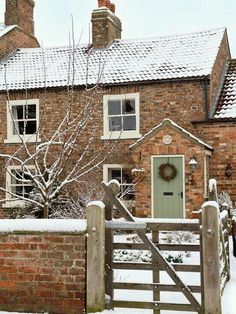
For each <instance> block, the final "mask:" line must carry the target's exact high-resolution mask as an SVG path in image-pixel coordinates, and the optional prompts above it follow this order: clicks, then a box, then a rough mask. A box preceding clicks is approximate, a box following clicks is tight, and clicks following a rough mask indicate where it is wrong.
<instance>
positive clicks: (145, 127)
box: [0, 80, 236, 216]
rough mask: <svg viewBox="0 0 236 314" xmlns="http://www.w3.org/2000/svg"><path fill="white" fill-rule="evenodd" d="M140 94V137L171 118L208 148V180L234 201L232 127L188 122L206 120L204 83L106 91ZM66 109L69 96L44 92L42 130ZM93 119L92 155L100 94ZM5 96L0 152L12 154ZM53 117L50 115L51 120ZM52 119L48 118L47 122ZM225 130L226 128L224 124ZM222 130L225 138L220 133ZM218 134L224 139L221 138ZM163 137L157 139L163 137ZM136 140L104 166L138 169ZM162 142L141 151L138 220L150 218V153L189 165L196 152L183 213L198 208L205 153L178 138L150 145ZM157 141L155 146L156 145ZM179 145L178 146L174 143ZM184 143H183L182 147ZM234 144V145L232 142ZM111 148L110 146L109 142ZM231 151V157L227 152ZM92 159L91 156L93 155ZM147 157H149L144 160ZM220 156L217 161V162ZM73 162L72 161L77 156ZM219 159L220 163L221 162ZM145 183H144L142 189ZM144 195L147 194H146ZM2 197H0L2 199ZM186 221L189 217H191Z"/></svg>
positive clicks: (78, 96) (0, 108)
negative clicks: (228, 163) (229, 169)
mask: <svg viewBox="0 0 236 314" xmlns="http://www.w3.org/2000/svg"><path fill="white" fill-rule="evenodd" d="M136 92H139V94H140V126H141V129H140V133H141V134H142V135H144V134H145V133H146V132H149V131H150V129H152V128H153V127H155V126H156V125H158V124H159V123H161V121H162V120H163V119H164V118H170V119H172V120H173V121H175V122H176V123H178V124H179V125H180V126H182V127H184V128H186V129H187V130H189V131H191V132H192V133H193V134H195V135H196V136H198V135H199V136H200V137H202V138H203V139H204V140H205V141H206V142H207V143H209V144H212V146H213V148H214V149H215V151H214V153H213V156H212V159H211V160H213V161H214V166H213V165H212V163H211V166H210V171H211V176H217V177H216V179H218V178H219V186H220V187H221V186H222V187H224V189H226V190H227V189H228V188H229V187H230V188H229V192H232V193H233V197H234V199H235V200H236V190H234V187H233V183H232V181H230V180H228V179H227V178H226V177H225V176H224V161H223V162H222V160H225V159H226V156H228V155H229V159H230V160H232V162H234V155H235V156H236V154H234V149H235V144H234V142H233V138H234V137H233V136H231V137H230V140H229V141H228V140H227V136H228V135H229V134H230V132H233V127H231V129H230V131H228V132H229V133H227V132H225V131H224V130H225V124H222V126H219V127H217V128H215V124H212V125H210V124H209V125H203V126H201V127H200V126H198V125H197V127H195V126H194V125H193V124H192V123H191V121H193V120H199V121H201V120H203V119H204V117H205V111H204V108H205V107H204V106H205V99H204V82H203V81H200V80H199V81H185V82H183V81H182V82H166V83H159V84H157V83H156V84H147V85H144V84H143V85H132V86H122V87H112V88H106V89H104V93H106V94H124V93H136ZM10 97H11V99H24V97H25V93H24V92H18V93H13V92H11V93H10ZM44 97H45V95H44V93H43V92H41V91H35V92H28V98H39V99H40V104H41V106H42V104H43V99H44ZM83 97H84V96H83V92H82V91H81V90H78V89H75V91H74V102H75V104H76V108H77V110H80V108H82V107H83V104H84V102H83ZM66 104H67V93H66V91H65V90H63V89H57V90H53V89H49V90H48V91H47V93H46V108H47V109H46V110H47V114H46V115H45V118H46V120H45V131H46V132H48V133H51V132H53V130H54V129H55V126H56V124H57V123H58V122H59V121H60V120H61V118H62V117H63V113H64V108H65V105H66ZM93 106H94V112H95V114H94V116H93V119H92V124H91V125H90V126H91V127H93V128H94V127H95V126H97V132H96V138H95V141H94V143H93V145H94V146H93V151H95V152H97V151H99V150H101V149H102V148H103V145H104V143H106V141H104V140H101V136H102V135H103V109H102V108H103V104H102V94H99V95H98V98H97V99H95V101H94V104H93ZM6 110H7V108H6V96H5V95H4V94H0V121H2V123H1V127H0V150H1V151H4V152H7V153H12V152H14V151H15V149H16V146H17V145H16V144H4V140H5V139H6V130H7V125H6V114H7V112H6ZM52 112H53V115H52ZM49 116H50V119H48V117H49ZM227 125H228V124H227ZM223 131H224V133H222V132H223ZM222 134H225V135H224V138H222V136H223V135H222ZM89 135H91V128H90V130H87V131H86V132H85V133H83V136H82V137H80V142H81V143H82V144H81V145H80V146H81V147H82V148H83V147H84V146H83V144H85V143H86V142H87V139H88V136H89ZM161 135H162V134H160V136H161ZM134 141H135V139H122V140H118V142H117V143H116V145H115V148H114V150H113V153H112V154H111V155H110V156H109V157H108V158H107V160H106V161H105V163H111V164H124V165H129V166H131V167H133V166H135V165H136V162H135V160H134V159H133V156H132V154H131V152H130V150H129V145H130V144H132V143H134ZM155 141H156V143H160V139H159V138H154V139H153V140H152V141H151V142H150V143H151V147H152V149H155V151H150V149H151V147H149V146H148V144H147V146H146V148H144V151H145V154H146V155H145V154H144V155H145V163H146V164H145V169H146V170H147V176H146V178H145V179H144V181H143V184H142V185H140V187H138V189H139V192H140V193H142V195H143V193H145V195H147V196H145V197H144V199H143V200H142V201H141V199H139V198H137V200H138V202H137V212H138V213H139V214H140V215H150V214H151V195H150V189H151V182H150V160H151V159H150V158H151V157H150V156H151V155H154V154H167V153H168V154H184V155H185V160H186V163H187V162H188V161H189V158H190V157H191V156H190V155H191V154H192V149H194V150H196V154H195V155H196V157H197V158H198V162H199V166H198V169H199V173H198V172H196V176H197V178H199V180H198V181H197V180H196V181H197V183H196V186H194V187H192V186H189V179H188V177H189V174H188V169H189V166H188V165H187V164H186V166H185V168H186V169H185V171H186V182H185V184H186V186H185V189H186V208H187V210H188V212H189V213H191V211H193V210H196V209H199V207H200V205H201V203H202V201H203V193H204V192H203V176H202V174H203V172H202V169H203V165H202V162H203V151H202V149H201V148H200V147H198V146H196V145H195V144H194V145H193V144H192V143H190V142H186V139H184V140H183V139H182V138H181V137H180V138H176V141H173V143H172V145H171V146H170V147H169V148H168V149H170V150H168V151H163V149H167V148H166V147H163V145H161V144H158V145H154V143H153V142H155ZM158 141H159V142H158ZM178 141H179V142H178ZM184 141H185V142H184ZM231 141H232V143H231ZM113 143H114V142H113ZM230 151H231V152H230ZM93 154H94V152H93ZM148 154H149V155H148ZM217 156H218V157H217ZM75 158H76V156H75ZM222 158H223V159H222ZM0 167H1V169H4V168H3V167H4V161H3V160H1V161H0ZM101 180H102V171H101V172H100V178H99V179H98V185H99V183H100V181H101ZM144 183H145V184H144ZM0 185H1V186H5V173H4V171H3V175H2V176H1V177H0ZM188 191H189V192H188ZM146 192H147V193H146ZM2 197H4V195H3V194H2V195H1V198H2ZM189 216H190V214H189Z"/></svg>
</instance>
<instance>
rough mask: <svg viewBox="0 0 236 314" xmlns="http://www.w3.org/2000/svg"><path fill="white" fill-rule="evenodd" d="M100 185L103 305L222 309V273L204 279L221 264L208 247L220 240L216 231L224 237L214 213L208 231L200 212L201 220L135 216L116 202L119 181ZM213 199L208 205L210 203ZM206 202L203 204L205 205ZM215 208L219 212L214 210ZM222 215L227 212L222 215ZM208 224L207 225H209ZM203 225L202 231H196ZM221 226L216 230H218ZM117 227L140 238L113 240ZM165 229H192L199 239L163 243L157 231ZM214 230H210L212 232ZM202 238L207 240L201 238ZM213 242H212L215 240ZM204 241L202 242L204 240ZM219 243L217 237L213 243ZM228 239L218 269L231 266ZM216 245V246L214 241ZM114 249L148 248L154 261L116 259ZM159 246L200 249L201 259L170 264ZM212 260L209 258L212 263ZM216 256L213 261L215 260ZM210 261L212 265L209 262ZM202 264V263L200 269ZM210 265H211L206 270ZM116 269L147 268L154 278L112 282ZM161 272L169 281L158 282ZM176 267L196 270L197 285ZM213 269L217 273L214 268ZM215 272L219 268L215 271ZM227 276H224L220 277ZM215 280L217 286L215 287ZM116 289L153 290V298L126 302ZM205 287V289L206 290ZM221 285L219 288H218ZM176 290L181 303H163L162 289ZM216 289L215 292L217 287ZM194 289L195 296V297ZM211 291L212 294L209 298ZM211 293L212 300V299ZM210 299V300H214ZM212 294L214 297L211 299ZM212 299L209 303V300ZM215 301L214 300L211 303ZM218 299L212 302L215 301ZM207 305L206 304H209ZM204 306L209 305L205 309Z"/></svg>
mask: <svg viewBox="0 0 236 314" xmlns="http://www.w3.org/2000/svg"><path fill="white" fill-rule="evenodd" d="M102 187H103V189H104V190H105V198H104V203H105V206H106V212H105V215H106V229H105V232H106V242H105V251H106V255H105V293H106V295H107V296H109V302H107V308H113V307H123V308H143V309H144V308H145V309H152V310H153V313H154V314H159V313H161V310H172V311H180V312H181V313H184V312H185V311H188V312H197V313H205V310H206V308H205V307H208V306H209V308H214V312H211V311H208V313H214V314H220V313H221V307H220V299H219V298H220V297H218V293H219V291H220V289H218V288H220V275H219V278H218V276H217V275H216V276H215V277H216V280H213V281H212V280H211V282H208V281H209V280H208V275H210V274H211V272H213V273H214V272H215V271H216V270H217V269H218V268H217V267H218V266H219V264H220V262H219V261H220V253H219V252H218V250H216V251H217V252H212V251H211V250H209V247H211V246H212V243H211V241H215V240H216V241H218V239H219V237H218V236H219V235H221V238H220V239H221V243H223V240H222V239H226V238H227V235H226V232H225V231H223V230H225V228H221V229H222V232H220V233H219V232H218V231H217V232H216V231H215V230H218V226H219V219H218V216H217V214H215V217H216V219H213V222H214V223H215V221H216V224H217V227H216V229H215V230H213V231H212V229H211V228H215V227H212V226H211V223H212V221H211V219H210V220H209V217H208V216H207V217H205V216H203V218H204V219H203V222H202V223H201V220H200V221H199V220H198V219H197V220H190V219H188V220H183V219H180V220H171V219H170V220H168V221H166V220H162V219H151V220H148V219H134V217H133V216H132V215H131V214H130V212H129V211H128V210H127V209H126V207H125V206H124V205H123V204H122V203H121V202H120V200H119V199H118V198H117V197H116V196H115V195H116V194H117V193H118V185H117V184H116V183H115V182H114V180H113V181H111V182H110V183H109V184H108V185H107V184H105V183H102ZM211 205H212V204H209V205H207V206H208V207H209V206H211ZM207 206H206V208H208V207H207ZM114 207H115V208H116V209H117V210H118V211H119V213H120V214H121V216H123V217H124V218H125V221H121V222H120V221H119V220H118V222H117V220H116V221H113V220H112V218H113V217H112V216H113V215H112V212H113V208H114ZM213 209H214V208H213ZM206 213H207V215H209V214H210V215H212V213H214V210H209V211H208V210H207V211H206ZM216 213H217V212H216ZM224 217H226V216H224ZM208 223H210V225H208ZM202 229H204V230H203V232H200V231H201V230H202ZM221 229H220V230H221ZM117 230H123V231H124V230H125V231H132V232H135V233H136V234H137V235H138V237H139V238H140V240H141V241H140V243H115V242H114V237H113V233H114V231H117ZM147 231H148V232H149V233H151V235H152V236H151V237H150V236H147ZM166 231H191V232H194V233H195V234H198V235H199V243H197V244H166V243H165V244H161V243H160V242H159V236H160V232H166ZM211 233H212V234H211ZM203 238H205V241H202V239H203ZM214 243H216V242H214ZM203 244H204V245H203ZM216 245H218V242H217V243H216ZM227 245H228V243H227V244H225V243H223V244H222V248H223V247H224V249H222V254H221V257H223V259H224V261H225V263H224V267H223V268H222V273H224V274H225V273H226V272H227V274H228V271H229V265H228V264H227V263H228V261H229V260H228V251H227V250H228V246H227ZM218 246H219V245H218ZM117 249H122V250H126V249H128V250H149V251H150V252H151V256H152V261H151V262H150V263H128V262H126V263H120V262H114V260H113V251H114V250H117ZM162 251H184V252H186V251H188V252H199V264H197V265H196V264H194V265H189V264H178V263H174V264H173V263H170V262H168V261H167V260H166V258H165V257H164V256H163V253H162ZM212 261H213V262H212ZM215 261H216V262H215ZM211 264H212V265H211ZM204 265H205V266H206V267H205V268H204ZM209 266H210V269H209ZM115 269H116V270H117V269H130V270H135V269H137V270H150V271H152V274H153V283H151V284H150V283H120V282H116V281H114V276H113V272H114V270H115ZM160 271H165V272H166V273H167V274H168V275H169V277H170V278H171V279H172V281H173V284H163V283H160ZM178 272H194V273H198V274H199V276H200V283H199V285H186V284H185V283H184V281H183V280H181V278H180V276H179V274H178ZM216 274H217V273H216ZM218 274H220V272H219V271H218ZM223 277H224V278H225V276H223ZM228 279H229V275H227V276H226V279H225V282H224V283H223V282H222V285H221V286H222V287H223V286H225V283H226V282H227V280H228ZM217 285H218V286H217ZM115 289H127V290H133V291H134V290H146V291H152V293H153V301H148V302H142V301H124V300H118V299H116V298H114V290H115ZM204 290H207V293H206V291H205V292H204ZM222 290H223V288H222ZM163 291H165V292H180V293H182V294H183V295H184V296H185V298H186V299H187V301H186V302H185V303H165V302H162V301H160V292H163ZM217 291H218V292H217ZM196 294H198V297H196ZM208 294H209V296H210V297H207V295H208ZM210 298H211V300H210ZM212 298H213V299H212ZM214 299H216V301H212V300H214ZM210 302H211V304H210ZM212 303H213V305H212ZM214 303H216V304H214ZM209 304H210V305H209ZM207 310H208V308H207Z"/></svg>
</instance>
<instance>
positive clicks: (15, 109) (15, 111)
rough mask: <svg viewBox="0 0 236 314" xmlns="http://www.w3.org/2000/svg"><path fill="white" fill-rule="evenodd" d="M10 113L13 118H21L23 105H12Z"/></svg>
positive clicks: (22, 116)
mask: <svg viewBox="0 0 236 314" xmlns="http://www.w3.org/2000/svg"><path fill="white" fill-rule="evenodd" d="M12 115H13V118H14V120H18V119H23V118H24V114H23V106H12Z"/></svg>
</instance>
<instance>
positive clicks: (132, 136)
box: [101, 132, 142, 140]
mask: <svg viewBox="0 0 236 314" xmlns="http://www.w3.org/2000/svg"><path fill="white" fill-rule="evenodd" d="M141 137H142V135H141V134H139V133H136V132H135V133H134V132H132V133H127V132H122V133H120V132H118V133H117V132H114V133H112V134H105V135H102V136H101V139H102V140H128V139H138V138H141Z"/></svg>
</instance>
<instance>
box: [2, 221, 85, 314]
mask: <svg viewBox="0 0 236 314" xmlns="http://www.w3.org/2000/svg"><path fill="white" fill-rule="evenodd" d="M26 223H27V220H26ZM85 244H86V240H85V235H79V234H77V235H68V234H67V235H66V234H58V233H51V234H30V233H28V234H0V265H1V267H0V308H1V310H4V311H17V312H18V311H19V312H44V311H48V312H50V313H57V314H60V313H61V314H82V313H84V307H85V280H86V279H85V276H86V270H85V269H86V265H85V258H86V247H85Z"/></svg>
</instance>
